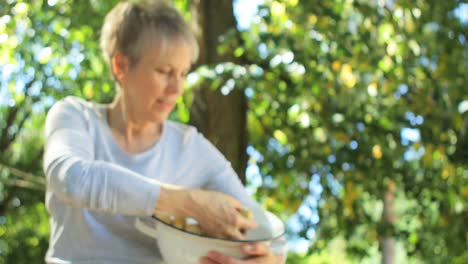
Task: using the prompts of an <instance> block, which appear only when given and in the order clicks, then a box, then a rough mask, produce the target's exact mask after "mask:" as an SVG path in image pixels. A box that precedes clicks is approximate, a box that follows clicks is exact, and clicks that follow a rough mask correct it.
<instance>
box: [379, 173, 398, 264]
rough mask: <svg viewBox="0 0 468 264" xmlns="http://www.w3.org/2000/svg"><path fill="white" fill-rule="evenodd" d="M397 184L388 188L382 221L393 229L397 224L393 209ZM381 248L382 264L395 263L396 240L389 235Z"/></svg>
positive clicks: (383, 238) (383, 239)
mask: <svg viewBox="0 0 468 264" xmlns="http://www.w3.org/2000/svg"><path fill="white" fill-rule="evenodd" d="M395 189H396V187H395V183H394V182H393V181H390V183H389V184H388V187H387V191H386V192H385V196H384V207H383V213H382V220H383V222H384V226H386V227H393V225H394V224H395V220H396V217H395V211H394V208H393V200H394V199H395ZM380 248H381V250H382V264H393V263H395V239H394V238H393V237H392V236H391V235H388V234H384V236H383V237H382V238H381V239H380Z"/></svg>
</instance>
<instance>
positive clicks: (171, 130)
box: [164, 120, 199, 143]
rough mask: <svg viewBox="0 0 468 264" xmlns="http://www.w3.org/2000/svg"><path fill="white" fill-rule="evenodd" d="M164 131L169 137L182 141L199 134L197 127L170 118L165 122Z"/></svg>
mask: <svg viewBox="0 0 468 264" xmlns="http://www.w3.org/2000/svg"><path fill="white" fill-rule="evenodd" d="M164 129H166V131H164V132H165V133H167V134H168V135H170V137H171V138H172V139H174V140H177V141H182V142H184V143H187V142H188V141H191V140H194V138H195V137H196V136H197V135H198V134H199V133H198V130H197V128H195V127H194V126H191V125H189V124H183V123H179V122H175V121H171V120H167V121H166V122H165V126H164Z"/></svg>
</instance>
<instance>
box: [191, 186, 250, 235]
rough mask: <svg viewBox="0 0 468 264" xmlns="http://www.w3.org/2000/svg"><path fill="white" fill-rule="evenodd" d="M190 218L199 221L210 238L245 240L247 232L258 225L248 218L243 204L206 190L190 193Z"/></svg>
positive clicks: (229, 197)
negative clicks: (243, 211) (243, 212)
mask: <svg viewBox="0 0 468 264" xmlns="http://www.w3.org/2000/svg"><path fill="white" fill-rule="evenodd" d="M188 197H189V198H188V199H189V202H188V205H189V208H188V209H189V210H190V214H191V215H190V216H191V217H193V218H195V219H196V220H197V221H198V224H199V225H200V226H201V228H202V230H203V231H204V232H205V233H206V234H207V235H209V236H213V237H219V238H230V239H245V238H246V231H247V230H249V229H254V228H256V227H257V226H258V225H257V223H256V222H255V221H254V220H252V219H248V218H246V217H245V216H244V215H243V214H242V213H241V211H242V210H243V206H242V204H241V203H240V202H239V201H238V200H236V199H234V198H232V197H231V196H229V195H226V194H223V193H220V192H214V191H206V190H196V189H192V190H189V191H188Z"/></svg>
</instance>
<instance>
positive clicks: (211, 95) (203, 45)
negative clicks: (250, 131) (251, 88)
mask: <svg viewBox="0 0 468 264" xmlns="http://www.w3.org/2000/svg"><path fill="white" fill-rule="evenodd" d="M191 13H192V22H193V26H194V28H195V32H196V34H197V38H198V41H199V45H200V57H199V61H198V62H199V63H200V64H211V65H213V64H217V63H220V62H228V61H231V62H233V61H235V60H234V58H233V57H232V56H230V55H225V56H221V55H219V54H218V52H217V47H218V45H219V43H220V36H222V35H223V34H224V33H226V32H227V31H230V30H235V29H236V20H235V18H234V13H233V7H232V1H227V0H192V3H191ZM204 85H206V86H207V87H203V86H202V87H197V89H195V92H194V98H193V102H192V107H191V109H190V123H191V124H192V125H194V126H196V127H197V128H198V130H199V131H200V132H201V133H203V134H204V135H205V137H207V138H208V139H209V140H210V141H211V142H212V143H213V144H214V145H215V146H216V147H217V148H218V149H219V150H220V151H221V152H222V153H223V154H224V155H225V157H226V158H227V159H228V160H229V161H230V162H231V164H232V167H233V168H234V170H235V171H236V172H237V174H238V175H239V177H240V179H241V180H242V182H244V183H245V167H246V164H247V154H246V147H247V128H246V127H247V124H246V120H247V118H246V115H247V100H246V98H245V96H244V93H243V91H241V90H239V89H234V90H233V91H232V92H231V93H229V95H227V96H224V95H222V94H221V92H220V90H219V89H217V90H215V91H213V90H211V89H210V87H209V84H204Z"/></svg>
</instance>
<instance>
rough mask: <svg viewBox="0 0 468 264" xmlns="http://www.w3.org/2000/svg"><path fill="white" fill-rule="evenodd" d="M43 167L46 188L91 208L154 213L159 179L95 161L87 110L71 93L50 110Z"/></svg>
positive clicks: (119, 211) (62, 198) (61, 197)
mask: <svg viewBox="0 0 468 264" xmlns="http://www.w3.org/2000/svg"><path fill="white" fill-rule="evenodd" d="M45 134H46V135H45V136H46V145H45V151H44V171H45V174H46V178H47V192H52V193H53V194H54V195H56V196H57V197H58V198H59V199H60V200H61V201H62V202H64V203H66V204H69V205H71V206H76V207H83V208H86V209H89V210H98V211H105V212H110V213H119V214H126V215H139V216H146V215H151V214H152V213H153V210H154V206H155V204H156V202H157V199H158V198H159V193H160V183H159V182H158V181H156V180H153V179H149V178H147V177H144V176H143V175H140V174H138V173H135V172H133V171H130V170H128V169H126V168H124V167H121V166H118V165H116V164H112V163H110V162H105V161H99V160H94V151H93V150H94V144H99V142H93V139H92V136H91V135H90V132H89V124H88V121H87V119H86V109H84V107H81V108H80V105H79V104H78V103H76V102H74V101H73V100H70V99H69V98H66V99H65V100H62V101H59V102H57V103H56V104H55V105H54V106H53V107H52V108H51V109H50V111H49V112H48V114H47V118H46V127H45Z"/></svg>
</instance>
